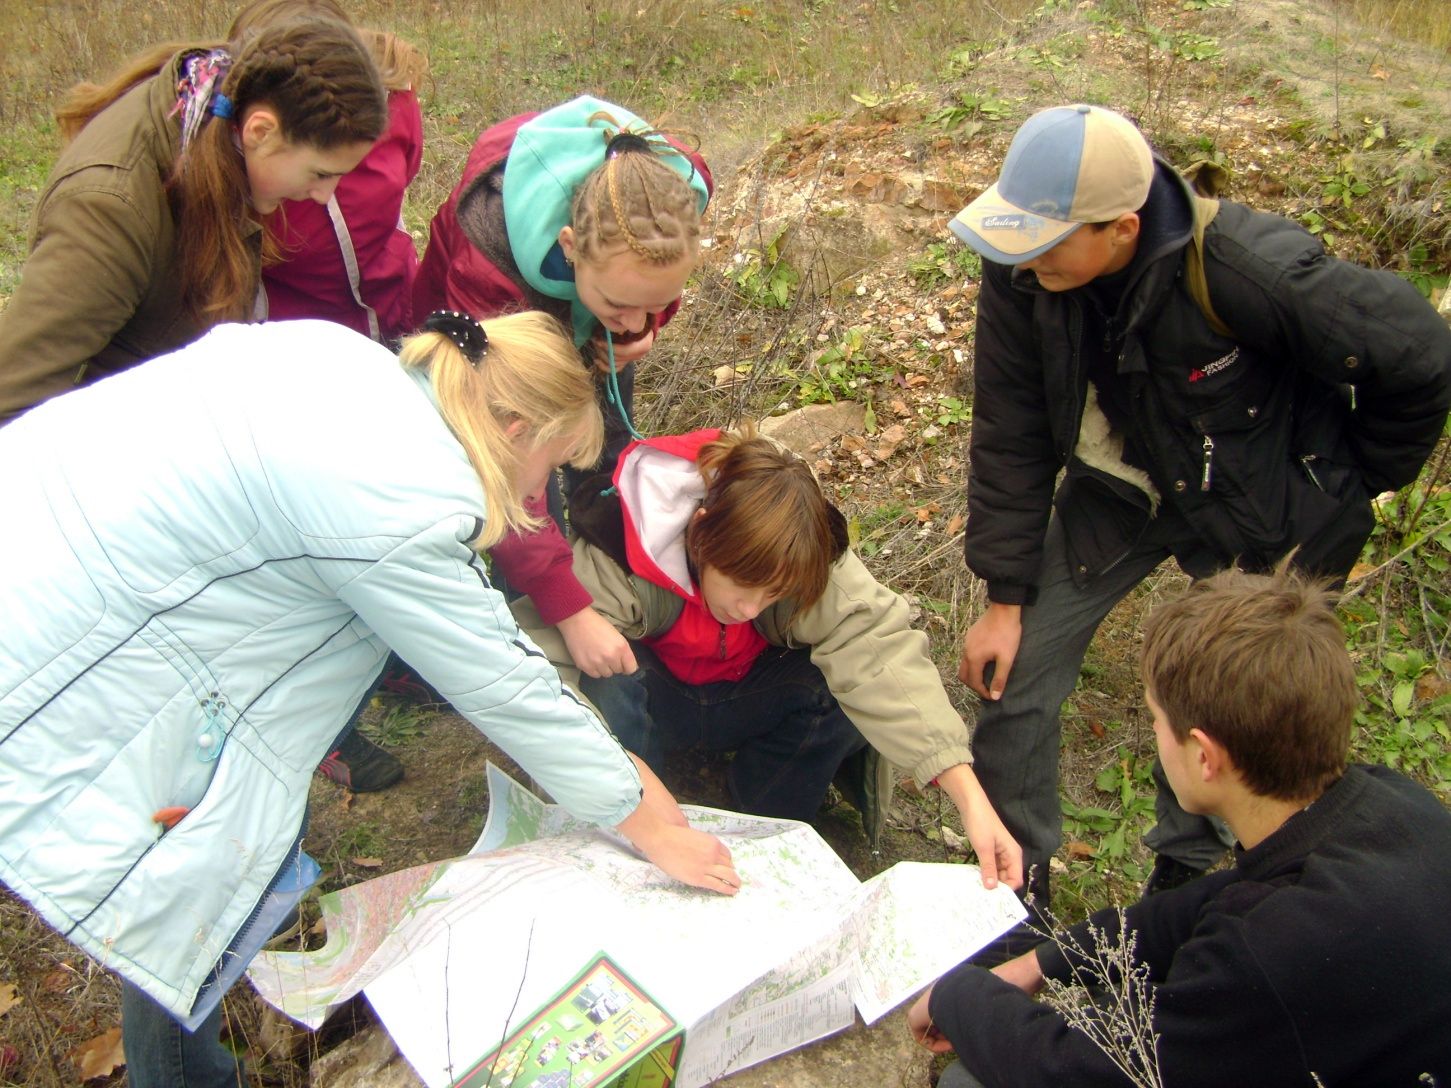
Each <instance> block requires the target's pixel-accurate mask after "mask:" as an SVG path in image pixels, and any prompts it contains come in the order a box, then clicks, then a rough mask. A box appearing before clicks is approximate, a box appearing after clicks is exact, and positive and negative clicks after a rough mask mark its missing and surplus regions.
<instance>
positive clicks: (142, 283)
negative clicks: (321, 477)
mask: <svg viewBox="0 0 1451 1088" xmlns="http://www.w3.org/2000/svg"><path fill="white" fill-rule="evenodd" d="M57 119H58V121H59V123H60V128H61V132H62V134H63V135H64V136H65V137H66V138H67V139H68V140H69V141H70V142H69V143H68V145H67V146H66V147H65V149H64V150H63V151H62V152H61V156H60V159H59V160H58V161H57V162H56V165H55V168H54V169H53V170H52V171H51V176H50V179H49V181H48V182H47V184H46V187H45V189H44V190H43V191H42V193H41V195H40V200H39V202H38V203H37V205H36V210H35V216H34V220H33V223H32V227H31V241H30V254H29V256H28V257H27V258H26V261H25V264H24V266H23V267H22V268H21V273H20V283H19V285H18V286H17V287H16V289H15V293H14V295H12V296H11V299H10V302H9V305H8V306H7V307H6V308H5V310H4V311H3V312H0V344H3V345H4V354H3V355H0V424H4V423H5V422H7V421H8V420H10V419H12V418H14V417H15V416H17V415H19V414H20V413H21V412H23V411H25V410H26V409H28V408H30V407H32V406H33V405H35V404H38V403H39V402H40V401H43V400H46V399H47V398H49V397H53V396H55V395H57V394H59V393H64V392H65V391H66V390H68V389H71V388H73V387H74V386H76V385H81V384H86V383H88V382H91V381H94V380H96V379H98V378H101V377H105V376H106V375H108V374H112V373H115V372H117V371H120V370H125V369H127V368H128V367H131V366H134V365H135V364H137V363H140V362H143V361H144V360H146V359H149V358H152V357H153V356H156V355H159V354H162V353H164V352H167V351H170V350H173V349H175V348H177V347H180V346H181V345H183V344H185V343H187V342H189V341H191V340H193V339H195V338H196V337H197V336H198V335H199V334H200V333H201V332H203V331H205V330H206V329H207V328H209V327H211V326H212V325H215V324H217V323H218V322H222V321H236V320H242V319H245V318H247V317H248V316H250V314H251V311H252V306H253V303H254V300H255V298H256V294H257V283H258V279H259V276H260V273H261V265H262V260H263V258H264V254H265V252H266V250H267V248H268V247H267V244H266V241H265V239H264V238H263V231H262V228H261V226H260V221H261V218H262V217H263V216H265V215H267V214H268V213H269V212H271V211H273V210H274V209H275V208H276V207H277V206H278V204H280V203H281V202H282V201H283V200H298V199H312V200H316V201H319V202H326V200H327V199H328V197H329V195H331V193H332V190H333V189H334V187H335V186H336V185H337V180H338V178H339V177H341V176H342V175H343V174H345V173H347V172H348V171H349V170H351V169H352V168H353V167H354V166H356V165H357V163H358V162H359V160H361V159H362V157H363V156H364V154H366V153H367V151H368V149H369V147H371V146H372V143H373V141H374V140H375V139H377V138H378V136H379V135H380V134H381V133H382V131H383V129H384V127H385V125H386V124H387V120H388V108H387V102H386V98H385V95H384V91H383V87H382V84H381V82H380V80H379V77H378V73H377V70H376V68H375V66H374V64H373V61H372V58H371V56H370V54H369V52H368V50H367V49H366V48H365V47H364V45H363V44H362V42H361V41H360V40H359V39H358V37H357V35H356V34H355V33H354V32H353V31H352V30H351V29H349V28H348V27H345V26H343V25H341V24H339V23H337V22H334V21H331V20H314V21H306V22H290V23H285V24H280V25H277V26H273V27H269V28H267V29H264V30H262V31H260V32H257V33H255V34H251V35H248V36H246V37H245V38H243V39H242V40H241V41H239V42H235V43H232V44H230V45H228V46H226V47H223V48H215V47H212V46H207V45H201V46H195V47H188V48H183V49H181V50H180V51H177V49H176V47H175V46H174V45H171V46H163V47H159V48H158V49H156V50H153V51H152V52H150V53H149V54H146V55H144V56H141V57H138V58H136V59H135V60H134V61H132V62H131V63H130V64H129V65H128V66H127V67H126V68H125V69H124V70H123V71H122V72H121V73H119V74H118V75H117V76H116V77H115V78H113V79H112V80H111V81H110V82H109V83H108V84H106V85H105V86H96V85H95V84H88V83H83V84H79V85H78V86H77V87H76V88H74V89H73V91H72V94H71V98H70V100H69V101H68V102H67V104H66V105H65V106H64V107H62V109H61V110H60V111H59V113H58V114H57Z"/></svg>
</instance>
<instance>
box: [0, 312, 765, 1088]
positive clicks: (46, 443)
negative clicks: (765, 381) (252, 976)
mask: <svg viewBox="0 0 1451 1088" xmlns="http://www.w3.org/2000/svg"><path fill="white" fill-rule="evenodd" d="M401 362H402V365H401V366H400V365H399V363H400V360H399V359H397V358H395V357H394V356H393V355H392V354H391V353H390V352H389V351H388V350H387V349H386V348H383V347H381V346H380V345H377V344H375V343H373V342H371V341H369V340H368V339H366V338H365V337H362V336H360V335H358V334H357V333H354V332H352V331H350V330H347V329H344V328H342V327H341V326H338V325H334V324H331V323H327V322H321V321H297V322H276V323H272V324H266V325H248V326H242V325H223V326H219V327H218V328H216V329H215V330H213V331H212V332H211V333H209V334H207V335H206V336H205V337H203V338H202V339H201V340H198V341H196V342H195V343H193V344H191V345H189V346H187V347H185V348H182V349H181V350H179V351H177V352H174V353H172V354H171V355H167V356H162V357H161V358H159V359H156V360H154V361H152V362H150V363H147V364H145V365H143V366H140V367H137V368H134V369H132V370H129V371H127V372H125V373H123V374H120V375H118V376H116V377H114V378H111V379H108V380H106V381H103V382H99V383H97V384H96V385H94V386H90V387H87V388H83V389H80V390H77V391H76V392H74V393H71V394H68V395H66V396H64V397H59V398H56V399H55V400H52V401H49V402H47V403H46V404H43V405H41V406H40V407H38V408H36V409H34V410H33V411H31V412H29V413H27V414H26V415H25V416H24V417H22V418H21V419H19V420H17V421H16V422H15V423H13V424H11V425H10V426H8V427H6V428H4V429H3V430H0V509H4V510H5V511H6V515H7V523H8V525H9V526H10V529H11V531H9V532H7V533H5V534H3V536H0V616H3V617H4V618H5V619H4V628H3V631H0V639H3V648H0V798H3V799H4V800H3V803H0V880H3V882H4V883H5V884H7V885H8V886H9V887H10V888H11V889H12V890H13V891H15V892H16V893H17V894H18V895H20V896H22V897H23V898H25V899H26V900H28V901H29V902H30V903H31V904H32V905H33V906H34V907H35V908H36V910H37V911H38V912H39V913H40V914H41V915H42V916H43V917H44V918H45V919H46V921H47V922H49V923H50V924H51V925H53V926H55V927H56V928H57V929H58V930H60V932H62V933H63V934H64V935H66V936H67V937H68V938H69V939H70V940H71V941H73V942H74V943H75V944H77V945H78V946H79V947H81V948H82V949H84V950H85V951H87V952H88V953H90V954H91V955H92V956H94V957H95V958H96V959H97V960H98V961H100V962H101V963H103V964H104V965H105V966H107V967H109V968H111V969H113V970H115V971H116V972H117V973H118V974H119V975H121V976H122V978H123V980H124V982H125V992H124V995H123V1034H124V1038H125V1044H126V1049H127V1059H128V1075H129V1078H130V1083H131V1084H132V1085H133V1086H134V1088H148V1086H153V1085H174V1084H180V1083H185V1084H188V1085H207V1086H211V1085H216V1086H218V1088H220V1086H221V1085H224V1084H226V1085H231V1084H235V1083H237V1082H238V1076H239V1074H238V1071H237V1069H236V1059H235V1058H234V1057H233V1056H232V1055H231V1054H230V1053H229V1052H227V1051H225V1050H224V1049H222V1047H221V1046H220V1044H219V1043H218V1041H217V1040H218V1028H219V1024H220V1017H221V1009H220V1004H219V1001H220V998H221V996H222V994H223V993H224V992H225V990H226V989H227V987H228V986H229V985H230V984H231V982H232V981H234V980H235V979H236V977H237V976H238V975H239V974H240V972H241V970H242V968H243V967H245V965H246V963H247V962H248V960H249V959H250V958H251V956H252V955H253V954H254V953H255V951H256V950H257V948H258V947H260V945H261V944H262V942H263V941H265V939H266V938H267V937H268V936H269V935H270V933H271V932H272V925H273V923H274V919H275V917H276V915H277V913H278V912H279V911H281V910H285V909H286V907H287V906H290V902H289V897H288V896H287V895H284V894H282V893H283V891H284V889H291V901H293V902H295V900H296V898H297V897H298V896H300V895H301V892H302V890H303V888H304V887H305V883H306V879H305V877H304V878H303V879H299V874H304V873H305V871H306V859H305V855H301V853H300V850H299V843H300V839H301V834H302V828H303V820H304V815H305V809H306V803H307V793H308V785H309V782H310V780H311V777H312V772H313V768H315V767H316V766H317V762H318V760H319V758H320V757H321V756H322V755H323V754H324V753H326V752H327V751H329V750H330V748H331V746H332V745H333V743H334V742H335V740H336V739H337V737H338V736H339V734H340V733H341V732H342V731H343V730H344V729H345V728H346V727H347V726H348V723H349V720H350V719H351V717H352V714H353V711H354V709H355V708H356V707H357V706H358V705H359V703H360V701H361V700H362V699H364V698H365V696H366V694H367V692H368V691H369V689H370V688H371V686H372V684H373V682H374V680H375V679H376V677H377V675H378V672H379V670H380V669H381V668H382V665H383V662H384V660H385V658H386V657H387V655H388V653H389V651H390V649H391V650H392V651H396V652H397V653H398V654H399V655H400V656H401V657H402V658H403V659H404V660H405V661H407V662H408V663H409V664H410V665H411V666H412V667H413V668H415V669H417V670H418V672H419V673H421V674H422V675H423V677H424V678H425V679H427V680H428V682H429V683H430V684H432V685H433V686H434V687H435V688H436V689H437V690H438V691H439V692H440V693H441V694H442V695H443V696H444V697H445V698H447V699H448V700H449V701H450V702H451V703H452V704H453V705H454V707H455V708H456V709H457V710H458V711H459V713H461V714H463V715H464V716H465V717H467V718H469V719H470V720H471V721H472V722H474V724H475V725H477V726H478V727H479V728H480V729H481V730H483V731H484V732H485V733H487V734H488V735H489V736H490V738H491V739H492V740H494V741H495V743H497V744H498V745H499V746H500V747H502V748H503V749H504V750H505V751H507V752H508V753H509V754H510V755H511V756H512V757H513V758H514V759H515V760H517V761H518V762H519V763H520V765H522V766H523V767H524V768H525V770H526V771H528V773H529V774H530V775H532V776H533V777H534V778H535V779H536V780H538V781H539V783H540V784H541V785H542V786H543V787H544V788H545V789H546V790H548V791H549V792H550V793H551V794H552V795H553V796H554V798H555V799H556V800H557V801H559V802H560V803H561V804H563V805H564V806H565V807H566V808H568V809H570V810H571V811H572V812H573V813H574V814H575V815H576V816H579V817H581V818H583V819H587V820H590V821H593V822H595V823H597V824H600V825H603V826H613V827H617V828H618V829H619V830H620V832H621V833H623V834H624V835H625V836H626V837H627V838H628V839H630V840H631V841H632V842H634V843H635V845H636V846H637V847H639V849H640V850H641V851H642V853H643V854H644V855H645V856H646V858H648V859H649V860H650V861H651V862H653V863H654V864H656V865H657V866H659V867H660V868H661V869H663V870H664V871H665V872H666V873H668V874H670V875H671V876H673V877H675V878H677V879H679V880H682V881H684V882H686V883H689V884H693V885H696V886H699V887H705V888H710V889H712V890H715V891H718V892H721V893H724V894H732V893H733V892H734V891H735V889H736V887H737V886H738V884H739V878H738V877H737V875H736V873H735V870H734V868H733V866H732V864H731V859H730V854H729V852H728V851H727V850H726V848H725V847H724V846H723V845H722V844H721V843H720V842H719V841H717V840H716V839H714V838H712V837H711V836H709V835H705V834H703V833H700V832H697V831H694V830H692V829H690V828H689V827H688V826H686V825H685V821H684V818H683V817H682V816H681V814H680V811H679V809H678V807H676V806H675V804H674V801H673V799H671V798H670V796H669V794H668V793H667V792H666V791H665V790H664V787H662V786H660V785H659V782H658V780H655V779H654V778H653V776H651V775H650V774H649V772H648V771H647V770H646V769H644V768H643V767H641V766H638V765H637V764H636V763H635V762H634V761H632V759H631V757H630V756H628V755H627V754H626V753H625V751H624V750H623V749H622V748H621V747H620V745H619V744H618V743H617V742H616V741H615V739H614V738H613V737H612V736H611V735H610V733H609V731H608V730H607V729H606V728H605V727H604V726H603V725H602V724H601V723H600V721H599V720H598V718H596V716H595V715H594V713H593V712H592V711H590V710H589V709H588V708H587V707H586V706H584V705H583V704H582V703H581V702H579V701H578V700H576V699H575V698H573V697H572V696H571V695H570V694H569V693H568V692H567V691H565V690H563V689H562V688H561V686H560V682H559V678H558V675H557V674H556V673H555V672H554V670H553V668H552V667H551V666H550V665H549V663H548V662H547V661H546V660H545V658H544V657H543V655H542V654H540V653H539V651H538V650H537V649H536V648H535V647H534V646H533V644H532V643H531V642H530V641H529V640H528V639H527V637H525V636H524V635H523V634H522V633H521V632H520V631H519V629H518V627H517V626H516V625H515V624H514V621H513V618H512V616H511V615H510V612H509V609H508V607H507V606H506V604H505V602H504V600H503V598H502V596H501V595H500V594H498V593H497V592H496V591H495V590H494V589H493V588H492V586H491V585H490V582H489V578H488V574H487V572H486V570H485V568H484V566H483V564H482V562H481V561H480V559H479V554H478V552H479V549H481V548H485V547H488V546H489V545H490V544H492V543H494V542H495V541H497V540H498V539H499V538H500V537H501V536H502V535H503V534H504V532H506V531H507V530H509V529H511V528H515V527H519V526H527V524H528V516H527V515H526V514H525V511H524V502H525V500H526V499H527V498H528V497H529V496H531V495H535V494H538V493H539V492H540V491H542V489H543V487H544V483H545V480H546V479H547V478H548V476H549V475H550V473H552V472H553V470H554V469H555V468H556V467H557V466H559V465H560V464H562V463H565V462H575V461H578V462H580V463H589V462H591V461H592V460H593V459H594V458H595V457H596V456H597V455H598V451H599V447H600V443H601V441H602V425H601V419H600V414H599V410H598V408H597V407H596V406H595V400H594V390H593V384H592V382H591V380H590V378H589V375H588V373H587V372H586V371H585V370H584V368H583V367H582V366H581V365H580V362H579V358H578V355H577V354H576V352H575V350H574V348H573V346H572V345H571V343H570V341H569V340H568V339H567V338H566V337H565V336H564V335H563V334H562V333H561V331H560V329H559V327H558V326H557V324H556V323H555V322H553V320H552V319H550V318H548V317H545V316H543V315H541V314H537V313H529V314H519V315H514V316H511V317H505V318H499V319H497V320H494V321H490V322H486V323H484V324H483V325H480V324H479V323H478V322H475V321H474V320H473V319H472V318H468V317H465V316H463V315H461V314H453V313H448V314H435V315H434V316H433V317H431V318H430V319H429V321H428V322H427V323H426V325H425V331H424V332H423V333H420V334H419V335H418V336H416V337H414V338H412V339H410V340H409V341H408V342H407V343H406V344H405V346H404V350H403V354H402V359H401Z"/></svg>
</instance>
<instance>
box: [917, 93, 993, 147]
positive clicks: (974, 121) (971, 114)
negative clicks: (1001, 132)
mask: <svg viewBox="0 0 1451 1088" xmlns="http://www.w3.org/2000/svg"><path fill="white" fill-rule="evenodd" d="M1011 114H1012V105H1011V104H1010V103H1008V102H1005V101H1003V100H1002V99H1001V98H996V97H994V96H992V95H980V94H975V93H973V92H972V91H959V92H958V93H957V101H956V102H955V103H953V104H952V105H951V106H945V107H944V108H942V109H940V110H938V111H937V112H935V113H933V114H930V115H929V116H928V118H927V120H928V121H929V122H931V123H932V124H935V125H941V126H942V127H943V128H945V129H947V130H948V131H949V132H957V133H958V134H959V135H962V136H976V135H977V134H978V133H979V132H981V131H982V129H983V126H984V125H986V124H987V123H988V122H990V121H1002V120H1005V119H1007V118H1008V117H1009V116H1011Z"/></svg>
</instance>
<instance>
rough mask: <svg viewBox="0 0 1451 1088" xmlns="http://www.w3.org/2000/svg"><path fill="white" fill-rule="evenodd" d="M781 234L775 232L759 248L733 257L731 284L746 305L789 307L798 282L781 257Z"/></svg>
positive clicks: (778, 308) (772, 307)
mask: <svg viewBox="0 0 1451 1088" xmlns="http://www.w3.org/2000/svg"><path fill="white" fill-rule="evenodd" d="M784 233H785V232H784V231H778V232H777V233H776V235H775V236H774V237H772V238H771V240H770V241H768V242H766V243H765V244H764V245H763V246H762V247H761V248H759V249H757V248H751V249H747V250H745V251H743V252H741V253H739V254H737V255H736V267H735V269H734V270H733V271H732V272H731V282H732V283H733V284H735V287H736V291H737V292H738V293H739V295H740V297H741V300H742V301H743V302H745V303H746V304H747V305H750V306H761V307H765V308H768V309H777V310H784V309H786V308H787V307H788V306H790V305H791V293H792V292H793V291H794V290H795V289H796V285H797V284H798V283H800V282H801V274H800V273H799V272H797V271H796V269H794V268H792V267H791V265H790V264H788V263H787V262H786V260H785V259H784V258H783V257H782V256H781V238H782V235H783V234H784Z"/></svg>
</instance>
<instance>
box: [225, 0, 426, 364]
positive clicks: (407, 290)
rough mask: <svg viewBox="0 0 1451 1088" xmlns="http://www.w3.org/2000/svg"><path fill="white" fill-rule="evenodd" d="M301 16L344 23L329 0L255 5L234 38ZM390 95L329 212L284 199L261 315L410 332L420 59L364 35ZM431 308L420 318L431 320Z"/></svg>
mask: <svg viewBox="0 0 1451 1088" xmlns="http://www.w3.org/2000/svg"><path fill="white" fill-rule="evenodd" d="M297 18H327V19H334V20H336V21H338V22H341V23H348V22H349V19H348V16H347V13H346V12H344V11H343V9H342V8H341V7H339V6H338V5H337V4H336V3H334V2H333V0H259V2H258V3H254V4H250V5H248V6H247V7H246V8H244V9H242V11H241V12H239V13H238V15H237V18H236V20H235V21H234V22H233V23H232V29H231V31H230V32H229V34H228V37H229V38H231V39H233V40H236V39H237V38H239V37H240V36H241V35H242V34H243V33H245V32H247V31H249V30H256V29H258V28H260V27H262V26H266V25H268V24H269V23H274V22H281V21H285V20H291V19H297ZM358 36H359V37H360V38H362V40H363V42H364V43H365V44H366V45H367V46H368V47H369V49H370V51H371V52H372V54H373V59H374V61H375V62H376V63H377V65H378V71H379V74H380V75H381V76H382V79H383V85H384V87H385V88H386V89H387V91H388V128H387V130H386V131H385V132H384V133H383V135H382V136H381V137H379V139H378V141H377V142H376V143H375V144H374V145H373V148H372V150H371V151H369V152H368V154H367V156H366V157H365V158H364V159H363V161H362V162H361V163H359V164H358V166H357V168H356V169H355V170H353V172H352V173H351V174H349V175H347V176H346V177H345V178H343V179H342V180H341V181H340V182H338V187H337V190H336V192H334V194H333V197H332V199H331V200H329V201H328V202H327V205H326V206H323V205H319V204H315V203H312V202H310V201H293V200H288V201H284V202H283V204H282V207H281V208H280V209H279V210H278V211H276V212H274V213H273V214H272V215H270V216H268V218H267V229H268V230H269V231H270V232H271V233H272V235H273V236H274V237H275V238H276V240H277V249H278V252H279V254H280V259H279V260H277V261H275V262H272V263H269V264H268V265H267V266H266V267H265V268H264V269H263V271H262V290H261V291H260V292H259V294H258V298H257V309H256V317H257V318H259V319H261V320H274V321H275V320H284V319H287V318H297V317H317V318H323V319H324V320H327V321H335V322H337V323H338V324H339V325H346V326H347V327H348V328H350V329H352V330H354V331H355V332H360V333H362V334H363V335H364V336H368V337H371V338H372V339H373V340H377V341H379V342H380V343H388V342H396V341H397V340H399V339H400V338H401V337H403V336H405V335H407V334H409V333H411V332H413V331H414V321H413V279H414V276H415V274H416V273H417V271H418V254H417V251H416V250H415V249H414V246H413V237H412V236H411V235H410V234H409V233H408V231H407V230H406V229H405V228H404V226H403V219H402V213H403V197H404V194H405V192H406V191H407V189H408V186H409V184H410V183H411V182H412V181H413V179H414V177H415V176H417V174H418V168H419V165H420V164H421V163H422V161H423V115H422V113H421V112H420V110H419V108H418V96H417V94H416V93H415V91H416V88H417V87H418V85H419V84H420V83H421V82H422V80H423V77H424V76H425V75H426V74H427V72H428V61H427V58H426V57H424V55H423V54H422V53H421V52H419V51H418V50H417V49H415V48H414V47H413V46H411V45H409V44H408V43H407V42H404V41H402V40H400V39H398V38H396V37H394V36H393V35H392V34H388V33H384V32H382V31H376V30H365V29H360V30H358ZM427 312H428V311H426V310H425V311H424V313H427Z"/></svg>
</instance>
